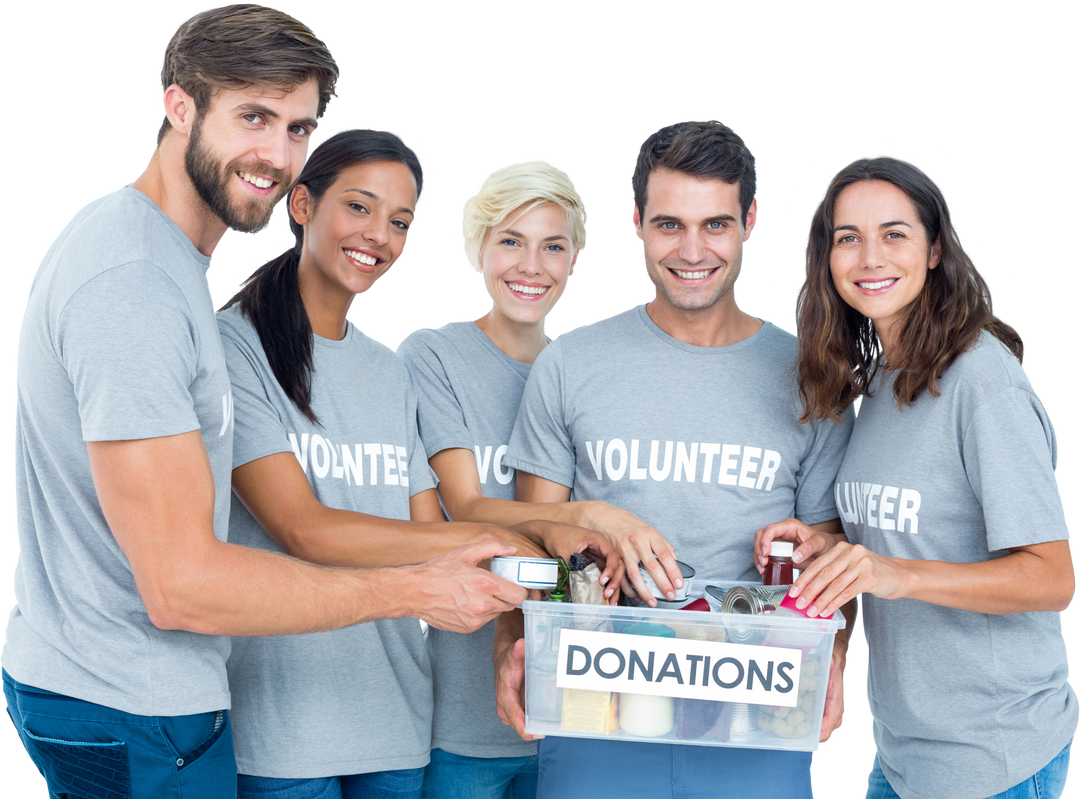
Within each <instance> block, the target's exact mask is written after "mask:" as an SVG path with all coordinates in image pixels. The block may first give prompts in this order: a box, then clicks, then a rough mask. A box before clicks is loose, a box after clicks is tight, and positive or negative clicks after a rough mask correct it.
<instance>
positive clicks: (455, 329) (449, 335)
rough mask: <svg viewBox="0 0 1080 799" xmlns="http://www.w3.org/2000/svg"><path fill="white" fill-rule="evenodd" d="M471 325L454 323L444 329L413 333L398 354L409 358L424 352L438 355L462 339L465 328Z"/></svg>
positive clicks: (422, 330)
mask: <svg viewBox="0 0 1080 799" xmlns="http://www.w3.org/2000/svg"><path fill="white" fill-rule="evenodd" d="M471 324H472V322H453V323H451V324H449V325H446V326H444V327H439V328H423V329H421V330H416V331H413V332H412V333H410V334H409V335H408V336H407V337H406V338H405V340H404V341H402V342H401V344H400V345H399V346H398V354H399V355H401V356H402V357H407V356H409V355H413V354H418V353H421V352H424V351H431V352H435V353H438V352H440V351H441V350H443V349H445V348H446V347H448V346H450V345H452V343H453V342H454V341H457V340H459V339H460V338H462V337H463V335H464V330H463V328H464V327H465V326H466V325H471Z"/></svg>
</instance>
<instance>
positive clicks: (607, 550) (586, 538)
mask: <svg viewBox="0 0 1080 799" xmlns="http://www.w3.org/2000/svg"><path fill="white" fill-rule="evenodd" d="M518 528H522V529H523V530H528V531H531V532H535V533H536V534H537V535H539V536H540V539H541V541H542V543H543V546H544V549H546V550H547V551H548V552H549V553H550V557H556V556H557V557H561V558H562V559H563V560H564V561H566V562H567V563H569V562H570V556H571V555H575V554H577V553H579V552H588V553H589V554H590V555H592V556H593V558H594V559H595V560H596V562H597V566H598V567H599V568H600V570H601V571H600V585H605V586H606V585H608V584H609V583H610V584H611V585H612V586H613V587H614V586H618V585H619V583H620V582H621V581H622V578H623V574H624V573H625V571H626V569H625V566H624V565H623V562H622V558H621V557H620V556H619V552H618V550H617V549H616V548H615V546H614V544H613V543H612V542H611V539H610V538H608V536H606V535H605V534H604V533H601V532H599V531H597V530H588V529H586V528H584V527H578V526H577V525H573V524H562V523H560V522H549V521H544V520H536V521H531V522H525V523H524V524H522V525H515V526H514V528H513V529H515V530H516V529H518ZM614 590H615V589H614V588H612V589H611V590H608V591H607V592H606V593H605V598H607V597H610V596H611V594H612V592H613V591H614Z"/></svg>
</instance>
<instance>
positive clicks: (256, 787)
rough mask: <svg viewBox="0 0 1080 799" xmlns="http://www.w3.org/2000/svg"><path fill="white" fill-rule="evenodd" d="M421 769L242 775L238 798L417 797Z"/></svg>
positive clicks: (349, 798)
mask: <svg viewBox="0 0 1080 799" xmlns="http://www.w3.org/2000/svg"><path fill="white" fill-rule="evenodd" d="M423 780H424V770H423V769H422V768H405V769H392V770H390V771H372V772H368V773H367V774H349V775H347V776H343V777H315V778H313V779H280V778H277V777H252V776H250V775H248V774H241V775H240V778H239V783H238V784H239V787H240V792H239V797H240V799H420V785H421V783H422V782H423Z"/></svg>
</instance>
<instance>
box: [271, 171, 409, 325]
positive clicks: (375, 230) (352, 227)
mask: <svg viewBox="0 0 1080 799" xmlns="http://www.w3.org/2000/svg"><path fill="white" fill-rule="evenodd" d="M312 205H313V203H312V198H311V196H310V194H309V193H308V190H307V186H305V185H303V184H300V185H298V186H297V187H296V188H295V189H294V190H293V194H292V199H291V201H290V211H291V212H292V215H293V218H294V219H295V220H296V221H297V222H298V223H299V224H301V225H303V226H304V245H303V249H302V250H301V254H300V267H299V275H300V283H301V290H302V292H303V294H304V302H305V305H307V304H308V303H309V301H311V302H317V303H319V304H320V305H322V306H330V305H341V304H342V303H343V304H344V307H345V308H347V307H348V305H349V303H350V302H351V301H352V298H353V297H354V296H355V295H357V294H361V293H363V292H365V291H367V290H368V289H369V288H371V286H372V285H373V284H374V283H375V281H376V280H378V279H379V278H380V277H382V275H383V274H385V273H386V270H388V269H389V268H390V267H391V266H392V265H393V263H394V261H396V260H397V258H398V256H399V255H401V251H402V250H403V249H404V248H405V238H406V236H407V235H408V232H409V227H410V226H411V225H412V222H413V215H414V209H415V207H416V178H414V177H413V173H412V171H410V169H409V168H408V167H407V166H405V165H404V164H401V163H397V162H393V161H372V162H370V163H361V164H354V165H353V166H350V167H348V168H347V169H345V170H343V171H342V173H341V174H340V175H339V176H338V178H337V180H335V181H334V182H333V183H332V184H331V185H330V187H329V188H328V189H327V190H326V193H325V194H323V196H322V197H321V198H320V199H319V201H318V203H316V204H314V207H312ZM319 297H321V298H323V299H318V298H319ZM332 297H333V298H336V299H331V298H332ZM308 313H309V315H313V312H312V310H311V309H309V311H308Z"/></svg>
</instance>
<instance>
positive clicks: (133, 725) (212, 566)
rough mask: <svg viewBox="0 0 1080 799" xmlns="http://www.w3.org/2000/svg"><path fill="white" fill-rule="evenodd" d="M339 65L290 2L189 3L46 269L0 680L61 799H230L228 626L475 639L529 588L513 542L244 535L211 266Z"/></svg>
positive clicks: (233, 631)
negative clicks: (387, 630) (309, 551)
mask: <svg viewBox="0 0 1080 799" xmlns="http://www.w3.org/2000/svg"><path fill="white" fill-rule="evenodd" d="M337 75H338V69H337V65H336V64H335V63H334V60H333V59H332V58H331V56H330V53H329V51H328V50H327V49H326V46H325V45H324V44H323V43H322V42H321V41H319V39H317V38H316V37H315V36H314V35H313V34H312V32H311V31H310V30H309V29H308V28H306V27H305V26H303V25H302V24H300V23H299V22H297V21H296V20H294V19H292V18H291V17H289V16H287V15H285V14H282V13H281V12H278V11H275V10H273V9H268V8H262V7H260V6H253V5H238V6H229V7H226V8H220V9H214V10H211V11H207V12H205V13H203V14H199V15H197V16H195V17H193V18H192V19H190V20H189V21H188V22H186V23H185V24H184V25H183V26H181V28H180V29H179V30H178V31H177V33H176V35H175V36H174V37H173V39H172V41H171V42H170V44H169V46H168V49H167V51H166V55H165V66H164V69H163V70H162V84H163V88H164V90H165V95H164V105H165V121H164V123H163V125H162V127H161V131H160V133H159V137H158V146H157V149H156V150H155V152H154V155H153V157H152V158H151V160H150V164H149V166H148V167H147V168H146V171H145V172H144V173H143V174H142V175H141V176H140V177H139V178H138V179H137V180H136V181H135V182H134V183H133V184H132V185H131V186H129V187H127V188H124V189H121V190H120V191H118V192H115V193H113V194H110V195H108V196H106V197H104V198H102V199H100V200H97V201H96V202H94V203H91V204H90V205H89V206H87V207H86V208H84V209H83V210H82V211H80V212H79V214H78V215H77V216H76V217H75V218H74V219H73V220H72V221H71V223H70V224H69V225H68V226H67V228H66V229H65V230H64V231H63V233H61V234H60V237H59V238H58V239H57V240H56V242H55V243H54V244H53V246H52V248H51V249H50V250H49V252H48V254H47V255H46V256H45V259H44V261H43V262H42V265H41V267H40V269H39V271H38V273H37V276H36V278H35V280H34V284H33V288H32V289H31V293H30V299H29V303H28V306H27V310H26V315H25V317H24V320H23V328H22V334H21V337H20V341H19V366H18V386H19V396H18V422H17V424H18V429H17V440H18V452H17V456H18V457H17V467H16V476H17V486H16V493H17V498H18V525H19V542H20V555H19V564H18V567H17V570H16V575H15V593H16V599H17V602H18V604H17V607H16V608H15V610H14V611H13V612H12V614H11V618H10V621H9V624H8V628H7V641H6V643H5V646H4V652H3V666H4V675H3V676H4V693H5V695H6V697H7V703H8V710H9V713H10V715H11V718H12V720H13V721H14V722H15V725H16V727H17V728H18V730H19V734H20V736H21V738H22V741H23V743H24V745H25V746H26V749H27V751H28V752H29V754H30V756H31V758H32V759H33V761H34V763H35V765H37V767H38V769H39V770H40V771H41V773H42V774H43V775H44V777H45V779H46V782H47V783H48V786H49V790H50V792H51V795H53V796H93V797H109V798H110V799H121V798H122V797H155V799H159V798H160V797H179V796H180V795H184V796H197V797H202V798H203V799H207V798H210V799H216V797H221V798H222V799H225V797H228V799H233V798H234V797H235V796H236V762H235V758H234V755H233V745H232V734H231V727H230V723H229V717H228V711H227V708H228V707H229V701H230V696H229V687H228V684H227V680H226V672H225V661H226V658H227V657H228V654H229V639H228V638H227V637H226V636H228V635H268V634H281V633H301V632H315V631H320V630H327V629H331V628H336V627H343V626H346V625H352V624H357V623H360V622H364V621H368V620H372V619H376V618H389V617H400V616H418V615H419V614H420V613H423V614H424V617H425V618H426V619H427V620H428V621H430V622H431V623H432V624H434V625H437V626H441V627H444V628H446V629H451V630H456V631H462V632H466V631H471V630H473V629H476V628H478V627H479V626H481V625H482V624H484V623H486V622H487V621H489V620H490V619H491V618H493V616H494V615H495V614H496V613H498V612H500V611H502V610H505V609H506V608H508V607H512V606H513V605H515V604H517V603H518V602H520V601H521V600H522V599H523V598H524V596H525V592H524V590H523V589H520V588H518V587H516V586H513V585H511V584H509V583H507V582H505V581H502V580H499V579H498V578H496V577H493V576H492V575H491V574H490V573H489V572H485V571H482V570H480V569H477V568H476V567H475V564H476V562H477V561H479V560H482V559H485V558H488V557H491V556H492V555H497V554H507V553H509V552H513V551H514V550H513V549H512V548H510V547H503V546H501V545H499V544H497V543H496V542H494V541H490V542H486V543H478V544H475V545H473V546H471V547H463V548H461V549H458V550H455V551H453V552H451V553H449V554H447V555H444V556H443V557H441V558H438V559H436V560H433V561H430V562H428V563H427V564H422V565H419V566H412V567H407V568H399V569H393V570H390V569H370V570H364V571H359V570H350V569H323V568H318V567H315V566H311V565H308V564H304V563H301V562H299V561H296V560H292V559H289V558H286V557H284V556H281V555H278V554H272V553H269V552H263V551H258V550H255V549H247V548H243V547H239V546H236V545H232V544H228V543H226V542H225V538H226V532H227V529H228V516H229V505H230V494H231V492H230V477H231V470H232V455H233V453H232V437H233V399H232V393H231V390H230V382H229V376H228V374H227V373H226V367H225V358H224V352H223V348H222V343H221V338H220V336H219V334H218V328H217V324H216V321H215V318H214V309H213V305H212V302H211V298H210V291H209V287H208V285H207V280H206V270H207V268H208V267H209V264H210V255H211V253H212V252H213V251H214V248H215V247H216V245H217V243H218V241H219V240H220V239H221V236H222V235H223V234H224V233H225V231H226V229H227V228H229V227H232V228H235V229H238V230H244V231H255V230H259V229H260V228H262V227H264V226H265V225H266V223H267V221H268V220H269V219H270V215H271V213H272V211H273V207H274V204H275V203H276V202H277V201H278V200H279V199H281V197H283V196H284V194H285V193H286V191H287V189H288V187H289V184H290V183H291V182H292V180H293V178H294V177H295V176H296V175H297V174H298V173H299V171H300V168H301V166H302V165H303V162H304V159H305V157H306V155H307V147H308V138H309V134H310V133H311V131H312V130H313V129H314V128H315V125H316V120H317V119H318V118H319V117H320V116H321V115H322V112H323V110H324V109H325V107H326V104H327V102H328V101H329V99H330V96H331V95H332V94H333V90H334V83H335V81H336V79H337ZM465 608H468V610H465Z"/></svg>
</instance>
